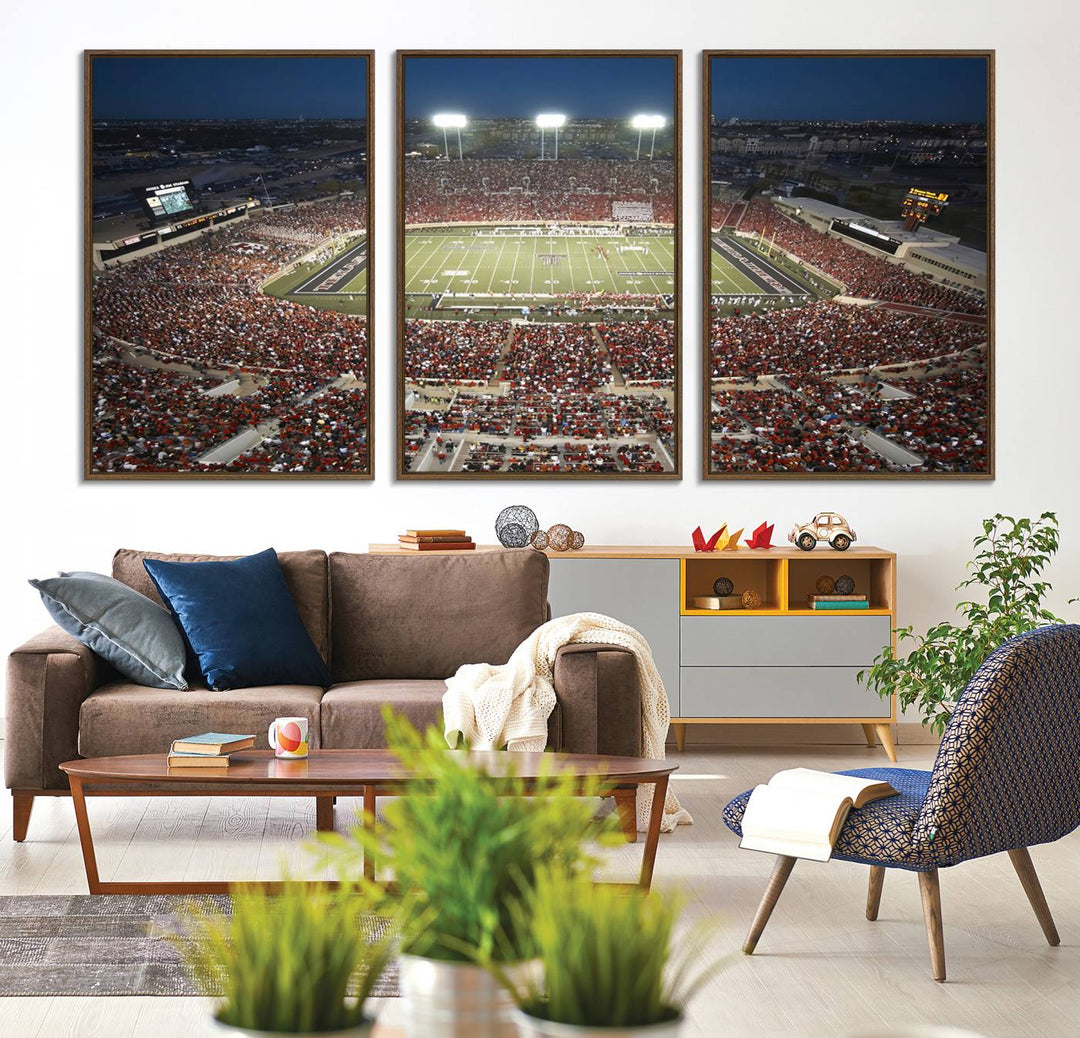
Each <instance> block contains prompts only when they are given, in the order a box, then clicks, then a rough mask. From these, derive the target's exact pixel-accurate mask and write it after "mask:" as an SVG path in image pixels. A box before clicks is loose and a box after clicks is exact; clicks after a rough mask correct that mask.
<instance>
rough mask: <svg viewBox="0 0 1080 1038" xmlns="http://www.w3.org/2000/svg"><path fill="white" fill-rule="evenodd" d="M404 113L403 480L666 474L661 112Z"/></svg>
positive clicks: (670, 310) (667, 238) (668, 388)
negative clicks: (418, 477) (583, 114)
mask: <svg viewBox="0 0 1080 1038" xmlns="http://www.w3.org/2000/svg"><path fill="white" fill-rule="evenodd" d="M469 60H475V61H478V62H481V63H483V62H484V61H485V59H482V58H479V59H469ZM579 60H584V61H586V62H587V63H588V65H589V68H594V67H595V68H597V69H600V68H602V67H603V66H604V63H605V61H606V62H607V65H608V67H610V65H611V61H612V60H613V59H599V60H597V59H592V60H589V59H579ZM659 61H660V63H661V65H662V66H663V67H662V68H661V69H660V78H661V82H662V83H663V87H662V89H660V90H659V91H658V96H660V97H663V98H664V100H665V105H666V109H665V110H666V111H667V112H668V113H673V107H672V104H671V98H672V93H671V84H672V83H673V78H672V70H673V66H672V65H671V63H670V59H659ZM410 75H411V76H412V78H410ZM419 79H420V77H419V76H417V75H416V74H415V73H407V76H406V91H407V92H408V90H409V89H410V86H411V85H412V84H415V83H417V82H418V81H419ZM542 91H543V87H542V86H538V88H537V99H536V105H537V107H538V109H540V110H543V109H544V106H545V104H547V103H548V99H547V97H546V95H544V96H541V95H542ZM590 100H591V103H595V96H593V94H590ZM583 103H584V102H583ZM410 107H411V106H410V103H409V99H408V94H407V99H406V112H407V118H406V125H405V134H404V140H405V144H406V148H407V151H406V156H405V161H404V167H403V168H404V191H403V206H404V212H403V214H402V215H403V232H402V254H403V272H402V273H403V277H402V292H403V296H402V300H401V315H402V329H401V330H402V374H403V386H402V393H403V401H402V412H401V415H402V418H401V436H402V438H401V442H402V449H403V453H402V457H401V470H400V471H401V473H402V475H406V476H407V475H421V476H431V475H435V476H440V475H463V476H484V475H494V474H520V475H531V476H548V475H556V476H560V475H566V476H581V475H597V474H600V475H609V476H643V475H664V474H674V473H675V472H676V471H677V469H678V461H677V459H678V443H677V436H678V430H677V422H676V409H675V394H676V383H677V363H676V357H677V350H676V328H675V322H676V293H677V284H676V281H677V278H676V273H677V261H676V255H675V235H674V222H675V210H676V197H677V190H676V181H677V178H676V167H675V161H674V139H675V138H674V135H673V114H668V115H666V116H658V115H648V116H638V117H634V116H632V115H630V116H626V117H604V116H590V117H588V118H584V117H581V116H573V117H572V116H564V115H561V114H560V115H555V114H547V115H541V116H539V117H532V116H525V115H523V114H521V113H513V112H512V113H500V114H498V115H488V116H484V117H480V118H473V117H470V116H466V115H458V114H450V113H444V114H441V115H440V114H438V113H435V114H433V115H428V114H419V113H418V114H416V115H415V116H410V115H409V114H408V112H409V109H410ZM447 127H450V128H452V129H453V130H454V131H455V132H454V134H453V136H448V135H447V134H446V132H445V131H446V129H447ZM545 131H546V133H547V136H546V139H545V138H544V137H543V135H544V133H545ZM459 135H460V136H459ZM643 142H644V145H643ZM538 145H539V147H537V146H538ZM560 149H561V150H560ZM538 152H539V153H538Z"/></svg>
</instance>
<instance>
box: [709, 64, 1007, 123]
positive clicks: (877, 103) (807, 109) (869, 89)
mask: <svg viewBox="0 0 1080 1038" xmlns="http://www.w3.org/2000/svg"><path fill="white" fill-rule="evenodd" d="M986 76H987V62H986V60H985V59H984V58H937V57H930V58H904V57H895V58H888V57H874V58H861V57H860V58H855V57H852V58H847V57H807V58H798V57H796V58H780V57H777V58H764V57H762V58H739V57H733V58H713V59H712V69H711V77H712V80H711V86H712V114H713V115H714V116H716V118H717V119H719V120H724V119H728V118H730V117H732V116H738V117H739V118H740V119H792V120H812V119H851V120H855V121H858V120H864V119H878V120H880V119H901V120H911V121H914V122H927V123H930V122H974V123H985V122H986Z"/></svg>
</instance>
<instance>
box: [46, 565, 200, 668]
mask: <svg viewBox="0 0 1080 1038" xmlns="http://www.w3.org/2000/svg"><path fill="white" fill-rule="evenodd" d="M30 584H31V585H32V586H33V587H34V588H36V589H37V591H38V593H39V594H40V595H41V600H42V602H44V603H45V608H46V609H47V610H48V611H49V615H50V616H51V617H52V618H53V619H54V620H55V621H56V623H57V624H58V626H60V627H62V628H63V629H64V630H65V631H67V633H68V634H70V635H73V636H74V637H76V638H78V639H79V641H81V642H82V643H83V644H84V645H89V646H90V648H91V649H93V650H94V652H96V653H97V654H98V655H99V656H101V657H102V658H103V659H106V660H108V661H109V663H111V664H112V665H113V666H114V667H115V668H116V669H117V670H118V671H119V672H120V673H121V674H123V675H124V677H126V678H130V679H131V680H132V681H138V682H139V683H140V684H143V685H153V686H154V687H155V688H187V681H186V680H185V678H184V664H185V661H186V658H187V650H186V649H185V647H184V638H183V635H181V633H180V629H179V628H178V627H177V626H176V624H175V622H174V621H173V618H172V617H171V616H170V615H169V611H168V610H167V609H163V608H162V607H161V606H159V605H158V604H157V602H153V601H151V600H150V599H149V598H147V597H146V595H140V594H139V592H138V591H136V590H135V589H134V588H133V587H128V586H127V584H124V583H121V582H120V581H119V580H115V579H114V578H113V577H107V576H105V574H104V573H83V572H77V573H61V574H60V575H59V576H58V577H46V578H45V579H44V580H31V581H30Z"/></svg>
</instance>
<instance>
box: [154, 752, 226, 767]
mask: <svg viewBox="0 0 1080 1038" xmlns="http://www.w3.org/2000/svg"><path fill="white" fill-rule="evenodd" d="M168 763H169V767H170V768H227V767H228V766H229V755H228V754H227V753H218V754H214V755H213V756H209V755H207V754H205V753H177V752H176V751H175V750H172V751H170V753H169V757H168Z"/></svg>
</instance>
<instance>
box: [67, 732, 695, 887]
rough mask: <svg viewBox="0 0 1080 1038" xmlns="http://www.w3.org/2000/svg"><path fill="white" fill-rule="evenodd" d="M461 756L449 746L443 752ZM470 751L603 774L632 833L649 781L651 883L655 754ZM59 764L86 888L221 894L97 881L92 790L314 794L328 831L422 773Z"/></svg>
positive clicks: (252, 756) (644, 866) (343, 762)
mask: <svg viewBox="0 0 1080 1038" xmlns="http://www.w3.org/2000/svg"><path fill="white" fill-rule="evenodd" d="M451 752H462V751H452V750H447V753H451ZM469 756H470V757H471V758H472V759H473V760H474V761H479V762H480V763H482V764H483V765H484V767H485V768H486V769H487V771H488V773H489V774H492V775H496V776H497V775H505V774H506V772H507V769H508V768H509V767H510V766H512V767H513V769H514V773H515V775H516V776H517V777H518V778H520V779H523V780H524V781H525V782H526V784H527V785H532V784H534V783H535V782H536V780H537V779H539V778H540V777H541V774H542V771H541V768H542V767H544V768H551V767H552V765H554V766H555V768H556V769H557V770H558V771H560V772H562V773H564V774H565V773H567V772H570V773H572V774H573V775H575V776H578V777H580V778H581V779H582V780H583V781H584V780H585V779H586V778H587V777H588V776H592V775H600V776H602V777H603V780H604V782H605V784H606V785H608V786H609V788H610V791H611V795H612V796H614V798H615V803H616V806H617V809H618V811H619V815H620V819H621V821H622V825H623V832H624V834H626V836H627V838H628V839H630V840H631V842H632V841H633V840H634V839H636V830H637V824H636V809H635V802H636V793H637V787H638V786H640V785H652V786H653V802H652V813H651V814H650V816H649V829H648V832H647V833H646V836H645V849H644V854H643V856H642V862H641V873H640V876H639V878H638V884H639V885H640V886H642V887H644V888H645V889H646V890H648V889H649V887H650V885H651V884H652V875H653V866H654V864H655V862H656V848H657V844H658V843H659V839H660V823H661V821H662V820H663V814H664V799H665V797H666V795H667V787H668V777H669V776H670V775H671V773H672V772H673V771H675V770H676V769H677V768H678V765H677V764H671V763H669V762H667V761H662V760H642V759H640V758H637V757H605V756H594V755H589V754H574V753H508V752H505V751H498V750H492V751H473V752H471V753H470V754H469ZM60 768H61V769H62V770H63V771H65V772H66V773H67V776H68V781H69V783H70V784H71V799H72V801H73V803H74V804H75V820H76V822H77V823H78V827H79V842H80V844H81V845H82V854H83V864H84V865H85V867H86V882H87V884H88V885H89V887H90V893H91V894H227V893H228V892H229V885H230V882H233V883H236V882H241V881H240V880H232V881H228V880H205V881H200V882H185V881H170V882H160V881H156V880H149V881H138V882H136V881H129V880H112V881H108V882H102V880H101V879H100V878H99V876H98V867H97V858H96V856H95V854H94V837H93V833H92V832H91V829H90V819H89V817H88V815H87V811H86V798H87V797H94V796H107V797H114V796H166V797H175V796H222V797H224V796H229V797H235V796H252V797H309V796H310V797H314V798H315V804H316V810H315V819H316V827H317V828H318V829H322V830H330V829H333V827H334V798H335V797H339V796H358V797H363V800H364V811H363V814H364V820H365V824H370V823H371V822H372V821H374V818H375V800H376V797H378V796H400V795H402V794H403V793H404V792H405V791H406V786H407V784H408V783H409V782H411V781H413V780H415V779H418V778H423V776H422V775H420V774H417V773H416V772H413V771H411V770H410V769H409V768H407V767H406V766H404V765H403V764H402V763H401V761H400V760H399V759H398V758H397V757H396V756H395V755H394V754H393V753H391V752H390V751H388V750H312V751H311V755H310V756H309V757H308V758H307V760H279V759H277V758H276V757H275V756H274V754H273V752H272V751H270V750H245V751H243V752H240V753H234V754H233V755H232V761H231V763H230V765H229V767H227V768H222V769H220V771H219V770H217V769H211V768H170V767H169V766H168V764H167V762H166V755H165V754H164V753H150V754H143V755H141V756H133V757H88V758H86V759H84V760H72V761H67V762H66V763H65V764H61V765H60ZM364 874H365V875H366V876H368V877H369V878H374V875H375V872H374V863H373V862H372V861H371V860H370V859H368V858H365V861H364Z"/></svg>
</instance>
